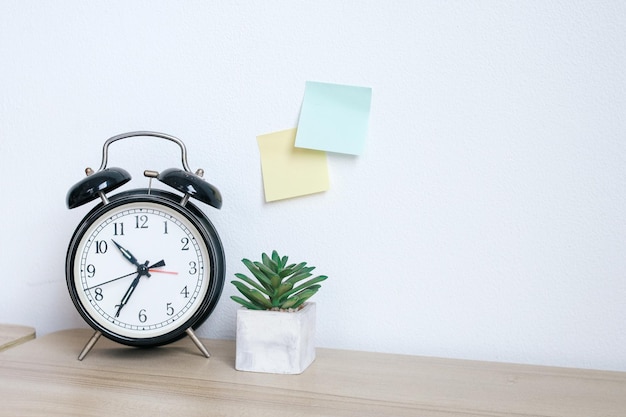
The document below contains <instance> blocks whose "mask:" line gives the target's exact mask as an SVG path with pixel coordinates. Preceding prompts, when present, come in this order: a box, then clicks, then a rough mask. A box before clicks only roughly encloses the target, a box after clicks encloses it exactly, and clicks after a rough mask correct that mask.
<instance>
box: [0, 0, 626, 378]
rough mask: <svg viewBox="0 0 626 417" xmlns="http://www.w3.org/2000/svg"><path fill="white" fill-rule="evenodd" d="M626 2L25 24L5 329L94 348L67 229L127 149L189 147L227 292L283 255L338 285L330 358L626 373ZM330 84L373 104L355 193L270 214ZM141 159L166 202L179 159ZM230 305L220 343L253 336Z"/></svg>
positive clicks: (13, 76)
mask: <svg viewBox="0 0 626 417" xmlns="http://www.w3.org/2000/svg"><path fill="white" fill-rule="evenodd" d="M624 21H626V3H625V2H622V1H595V0H588V1H546V0H541V1H447V2H442V1H439V0H432V1H408V0H407V1H389V0H386V1H380V0H379V1H356V0H354V1H352V0H345V1H340V2H337V1H334V0H318V1H288V0H284V1H266V0H262V1H261V0H259V1H257V0H254V1H252V0H250V1H221V2H218V1H213V2H209V1H182V2H178V1H134V2H127V1H108V2H83V1H78V0H77V1H56V2H36V1H24V0H15V1H8V0H3V1H1V2H0V56H1V57H2V62H1V65H0V139H1V140H0V172H1V175H0V187H1V190H2V193H3V198H2V204H1V205H0V219H2V220H1V222H2V229H1V230H2V233H1V234H0V242H1V248H0V257H1V260H2V275H1V278H0V279H1V281H0V321H1V322H12V323H23V324H30V325H34V326H36V328H37V331H38V333H39V334H40V335H43V334H46V333H49V332H52V331H55V330H58V329H63V328H70V327H81V326H85V325H84V323H83V322H82V321H81V319H80V317H79V316H78V314H77V313H76V311H75V310H74V307H73V306H72V304H71V302H70V300H69V296H68V294H67V290H66V286H65V276H64V269H63V268H64V259H65V251H66V248H67V244H68V242H69V239H70V236H71V234H72V231H73V229H74V227H75V226H76V225H77V223H78V222H79V220H80V219H81V218H82V216H84V215H85V214H86V212H87V211H88V210H89V209H90V208H91V207H92V206H91V205H89V206H85V207H81V208H79V209H75V210H72V211H70V210H68V209H67V208H66V207H65V193H66V192H67V190H68V188H69V187H70V186H72V185H73V184H74V183H76V182H77V181H78V180H80V179H81V178H83V169H84V168H85V167H86V166H92V167H94V168H97V167H98V166H99V164H100V152H101V147H102V144H103V142H104V140H106V139H107V138H108V137H110V136H113V135H116V134H118V133H122V132H127V131H131V130H142V129H145V130H156V131H162V132H165V133H169V134H173V135H175V136H178V137H180V138H181V139H183V141H185V143H186V144H187V147H188V151H189V163H190V165H191V167H192V169H195V168H198V167H202V168H204V169H205V171H206V178H207V179H208V180H209V181H210V182H212V183H214V184H215V185H217V186H218V187H219V188H220V189H221V191H222V193H223V195H224V207H223V209H222V210H221V211H216V210H212V209H210V208H208V207H206V206H203V207H204V208H205V211H206V212H207V213H208V214H209V215H210V216H211V218H212V219H213V221H214V223H215V225H216V227H217V228H218V230H219V231H220V234H221V236H222V239H223V242H224V245H225V250H226V254H227V274H228V277H227V279H228V280H230V279H231V277H232V274H233V273H235V272H238V271H241V272H243V268H242V265H241V264H240V259H241V258H243V257H258V256H259V255H260V253H261V252H262V251H268V250H271V249H274V248H276V249H278V250H280V251H281V252H284V253H286V254H288V255H291V258H292V260H307V261H309V262H310V263H311V264H312V265H316V266H317V268H318V271H319V272H320V273H326V274H328V275H330V279H329V280H328V281H326V284H325V286H324V288H323V289H322V291H321V292H320V293H319V294H318V295H317V296H316V297H315V300H316V301H317V303H318V345H319V346H328V347H337V348H350V349H364V350H376V351H386V352H399V353H408V354H420V355H435V356H447V357H462V358H474V359H486V360H499V361H514V362H525V363H539V364H551V365H562V366H576V367H593V368H604V369H614V370H622V371H626V357H625V356H624V352H625V351H626V332H625V331H624V325H625V323H626V303H625V302H624V299H625V297H626V277H625V275H626V256H625V254H626V241H625V239H624V236H625V235H626V219H625V216H626V210H625V209H626V195H625V192H624V189H625V186H626V168H625V167H624V165H625V164H624V162H625V161H626V141H625V140H626V137H625V133H626V117H624V114H625V111H626V91H625V89H626V76H625V74H626V72H625V71H624V68H626V58H625V57H626V42H625V39H626V25H624ZM307 80H314V81H325V82H333V83H345V84H352V85H363V86H369V87H372V89H373V101H372V117H371V122H370V130H369V136H368V143H367V146H366V150H365V152H364V154H363V155H362V156H360V157H352V156H345V155H336V154H331V155H329V169H330V176H331V189H330V191H328V192H326V193H323V194H318V195H313V196H309V197H303V198H297V199H293V200H286V201H282V202H276V203H271V204H265V203H264V202H263V191H262V182H261V181H262V179H261V172H260V161H259V152H258V148H257V144H256V140H255V137H256V135H258V134H262V133H268V132H272V131H276V130H281V129H286V128H291V127H295V125H296V123H297V119H298V114H299V109H300V105H301V102H302V97H303V93H304V83H305V81H307ZM171 146H172V145H171V144H169V143H167V142H165V143H160V142H159V141H155V140H154V139H145V140H142V139H139V140H138V142H133V143H125V142H119V143H116V144H115V145H113V146H112V147H111V154H110V155H109V156H110V163H109V165H110V166H122V167H124V168H126V169H128V170H129V171H131V173H132V174H133V175H134V181H132V182H131V185H133V186H135V187H142V186H145V185H146V183H145V181H144V180H143V178H142V177H141V172H142V171H143V170H144V169H146V168H151V169H157V170H159V169H163V168H167V167H172V166H179V165H178V164H179V155H178V153H177V148H175V147H174V148H172V147H171ZM233 293H234V289H233V288H232V285H230V284H227V285H226V287H225V290H224V293H223V297H222V300H221V302H220V304H219V305H218V308H217V309H216V311H215V313H214V315H213V316H212V317H211V318H210V319H209V320H208V321H207V322H206V324H205V325H204V326H203V327H202V328H201V330H200V334H201V335H202V336H205V337H217V338H233V337H234V331H235V309H236V305H235V303H233V302H232V301H231V300H230V299H229V298H228V296H229V295H231V294H233Z"/></svg>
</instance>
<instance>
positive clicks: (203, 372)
mask: <svg viewBox="0 0 626 417" xmlns="http://www.w3.org/2000/svg"><path fill="white" fill-rule="evenodd" d="M90 336H91V332H90V331H88V330H68V331H62V332H58V333H54V334H50V335H46V336H45V337H42V338H39V339H36V340H34V341H31V342H28V343H25V344H22V345H20V346H17V347H14V348H13V349H9V350H6V351H4V352H2V353H0V398H2V407H1V408H0V415H3V416H4V415H7V416H9V415H10V416H15V415H20V416H26V415H46V416H110V415H116V416H119V417H122V416H133V417H137V416H142V415H163V416H197V415H215V416H255V417H263V416H272V417H281V416H289V417H293V416H360V417H367V416H424V417H449V416H463V417H478V416H515V417H520V416H554V417H559V416H563V417H565V416H567V417H577V416H580V417H590V416H602V417H612V416H615V417H618V416H619V417H623V416H624V415H626V373H620V372H606V371H594V370H581V369H567V368H552V367H540V366H528V365H515V364H504V363H493V362H477V361H463V360H451V359H441V358H426V357H417V356H406V355H391V354H378V353H367V352H356V351H346V350H333V349H317V359H316V360H315V362H314V363H313V364H312V365H311V366H310V367H309V368H308V369H307V370H306V371H305V372H304V373H303V374H302V375H271V374H259V373H250V372H239V371H236V370H235V369H234V364H235V344H234V342H233V341H224V340H204V343H205V344H206V346H207V348H208V349H209V350H210V351H211V355H212V356H211V358H210V359H206V358H204V357H203V356H202V355H201V353H200V352H199V351H198V350H197V348H196V347H195V345H193V343H192V342H191V341H190V340H189V339H183V340H181V341H179V342H176V343H174V344H172V345H169V346H166V347H160V348H156V349H136V348H130V347H126V346H121V345H117V344H114V343H112V342H110V341H108V340H106V339H104V338H101V340H100V341H99V342H98V343H97V344H96V346H95V347H94V349H93V350H92V351H91V352H90V353H89V355H87V357H86V358H85V359H84V360H83V361H82V362H80V361H78V360H77V359H76V357H77V355H78V353H79V352H80V350H81V349H82V347H83V345H84V344H85V342H86V341H87V339H88V338H89V337H90Z"/></svg>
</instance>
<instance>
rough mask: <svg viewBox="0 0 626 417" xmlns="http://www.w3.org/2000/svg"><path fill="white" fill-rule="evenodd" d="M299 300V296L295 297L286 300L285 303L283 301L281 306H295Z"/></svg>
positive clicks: (285, 307) (286, 307)
mask: <svg viewBox="0 0 626 417" xmlns="http://www.w3.org/2000/svg"><path fill="white" fill-rule="evenodd" d="M297 302H298V297H293V298H290V299H289V300H287V301H285V302H284V303H282V304H281V305H280V307H281V308H284V309H288V308H294V306H295V305H296V303H297Z"/></svg>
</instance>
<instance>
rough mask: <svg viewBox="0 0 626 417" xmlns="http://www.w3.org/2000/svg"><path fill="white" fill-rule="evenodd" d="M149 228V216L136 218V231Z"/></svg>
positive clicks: (143, 215)
mask: <svg viewBox="0 0 626 417" xmlns="http://www.w3.org/2000/svg"><path fill="white" fill-rule="evenodd" d="M147 228H148V216H146V215H145V214H142V215H141V216H135V229H147Z"/></svg>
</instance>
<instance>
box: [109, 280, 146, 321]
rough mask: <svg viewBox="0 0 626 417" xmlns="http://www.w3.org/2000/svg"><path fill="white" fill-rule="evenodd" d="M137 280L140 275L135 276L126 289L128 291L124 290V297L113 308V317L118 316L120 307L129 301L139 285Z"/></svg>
mask: <svg viewBox="0 0 626 417" xmlns="http://www.w3.org/2000/svg"><path fill="white" fill-rule="evenodd" d="M139 278H141V273H139V274H137V276H136V277H135V279H134V280H133V282H132V283H131V284H130V287H128V289H127V290H126V294H124V297H122V301H120V303H119V304H117V305H116V306H115V307H117V312H116V313H115V317H119V316H120V311H122V307H124V306H125V305H126V303H127V302H128V300H129V299H130V296H131V295H133V292H134V291H135V288H137V284H139Z"/></svg>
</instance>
